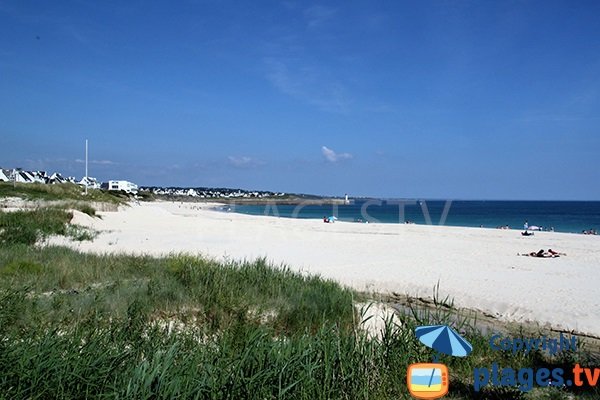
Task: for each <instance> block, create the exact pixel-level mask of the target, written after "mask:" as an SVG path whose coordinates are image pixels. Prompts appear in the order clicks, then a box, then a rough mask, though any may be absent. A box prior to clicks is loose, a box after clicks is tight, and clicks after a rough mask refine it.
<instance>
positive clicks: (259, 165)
mask: <svg viewBox="0 0 600 400" xmlns="http://www.w3.org/2000/svg"><path fill="white" fill-rule="evenodd" d="M171 3H173V4H171ZM599 15H600V3H599V2H595V1H592V2H585V1H577V2H568V1H565V2H554V1H540V2H535V1H522V2H520V1H518V2H513V1H473V2H470V1H453V2H444V1H433V2H426V1H425V2H400V1H386V2H383V1H340V2H321V3H311V2H306V1H283V2H276V1H273V2H270V1H256V2H249V1H248V2H246V1H244V2H242V1H236V2H234V1H179V2H166V1H165V2H137V1H126V2H123V1H115V2H111V1H83V0H79V1H72V2H61V1H53V2H33V1H21V0H20V1H2V0H0V166H2V167H4V168H8V167H23V168H28V169H44V170H47V171H49V172H52V171H62V172H64V173H66V174H70V175H76V176H78V177H79V176H81V175H83V171H84V166H83V163H82V162H81V161H82V159H83V158H84V141H85V139H86V138H87V139H89V141H90V160H91V163H90V175H92V176H96V177H98V178H100V179H102V180H106V179H128V180H132V181H134V182H136V183H138V184H141V185H173V186H225V187H242V188H247V189H265V190H277V191H286V192H304V193H316V194H328V195H342V194H343V193H346V192H347V193H350V194H351V195H365V196H381V197H419V198H455V199H457V198H461V199H594V200H600V185H598V182H600V167H599V157H598V155H599V153H600V132H599V129H600V128H599V127H600V18H599V17H598V16H599Z"/></svg>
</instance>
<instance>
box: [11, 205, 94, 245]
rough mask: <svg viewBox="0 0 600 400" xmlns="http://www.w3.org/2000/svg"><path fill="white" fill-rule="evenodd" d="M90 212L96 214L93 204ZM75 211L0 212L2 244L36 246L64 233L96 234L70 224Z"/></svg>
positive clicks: (86, 237)
mask: <svg viewBox="0 0 600 400" xmlns="http://www.w3.org/2000/svg"><path fill="white" fill-rule="evenodd" d="M87 208H89V210H88V213H91V214H92V215H94V214H95V212H96V211H95V210H94V209H93V208H91V207H89V206H88V207H87ZM72 218H73V214H72V213H71V212H69V211H66V210H63V209H59V208H56V207H52V208H36V209H34V210H23V211H13V212H0V244H3V245H8V244H19V243H20V244H26V245H33V244H35V243H36V242H38V241H39V240H40V239H43V238H46V237H48V236H50V235H62V236H68V237H71V238H73V239H74V240H80V241H81V240H91V239H93V238H94V234H93V232H92V231H90V230H89V229H87V228H85V227H82V226H77V225H72V224H69V222H70V221H71V219H72Z"/></svg>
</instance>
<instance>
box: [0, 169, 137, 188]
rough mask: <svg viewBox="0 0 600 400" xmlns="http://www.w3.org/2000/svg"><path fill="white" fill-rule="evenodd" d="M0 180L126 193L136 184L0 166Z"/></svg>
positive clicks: (135, 186)
mask: <svg viewBox="0 0 600 400" xmlns="http://www.w3.org/2000/svg"><path fill="white" fill-rule="evenodd" d="M0 182H16V183H41V184H47V185H51V184H56V183H74V184H77V185H81V186H87V187H88V188H90V189H106V190H118V191H124V192H127V193H137V189H138V187H137V185H136V184H135V183H131V182H128V181H116V180H114V181H108V182H102V183H101V182H98V180H97V179H96V178H92V177H91V176H88V177H85V176H84V177H83V178H81V179H79V180H77V179H76V178H74V177H72V176H69V177H66V178H65V177H63V176H62V175H61V174H60V173H58V172H55V173H53V174H51V175H49V174H48V173H46V171H25V170H23V169H20V168H13V169H3V168H0Z"/></svg>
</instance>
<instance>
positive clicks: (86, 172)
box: [85, 139, 88, 194]
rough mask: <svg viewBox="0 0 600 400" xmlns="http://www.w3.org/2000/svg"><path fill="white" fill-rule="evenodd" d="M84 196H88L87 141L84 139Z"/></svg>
mask: <svg viewBox="0 0 600 400" xmlns="http://www.w3.org/2000/svg"><path fill="white" fill-rule="evenodd" d="M85 194H88V140H87V139H85Z"/></svg>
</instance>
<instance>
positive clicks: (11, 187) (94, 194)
mask: <svg viewBox="0 0 600 400" xmlns="http://www.w3.org/2000/svg"><path fill="white" fill-rule="evenodd" d="M3 197H19V198H23V199H26V200H60V201H64V200H79V201H86V202H90V201H95V202H105V203H116V204H122V203H124V202H126V201H127V200H128V198H129V197H128V195H126V194H123V193H120V192H110V191H107V190H101V189H88V194H87V195H86V194H84V189H83V188H82V187H81V186H80V185H77V184H74V183H58V184H52V185H46V184H43V183H16V184H15V183H12V182H0V198H3Z"/></svg>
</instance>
